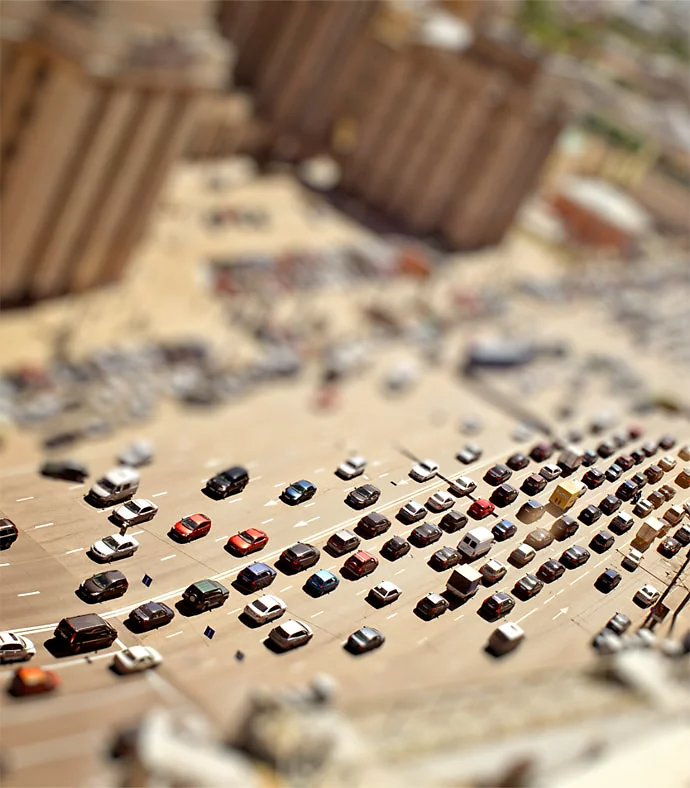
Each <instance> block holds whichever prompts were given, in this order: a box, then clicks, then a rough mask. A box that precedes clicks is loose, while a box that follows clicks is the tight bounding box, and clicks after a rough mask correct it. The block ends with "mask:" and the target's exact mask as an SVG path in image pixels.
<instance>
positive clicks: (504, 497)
mask: <svg viewBox="0 0 690 788" xmlns="http://www.w3.org/2000/svg"><path fill="white" fill-rule="evenodd" d="M517 497H518V491H517V490H516V489H515V487H512V486H511V485H510V484H502V485H501V486H500V487H497V488H496V489H495V490H494V491H493V492H492V493H491V498H490V499H489V500H490V501H491V503H493V504H495V505H496V506H508V504H511V503H513V501H514V500H515V499H516V498H517Z"/></svg>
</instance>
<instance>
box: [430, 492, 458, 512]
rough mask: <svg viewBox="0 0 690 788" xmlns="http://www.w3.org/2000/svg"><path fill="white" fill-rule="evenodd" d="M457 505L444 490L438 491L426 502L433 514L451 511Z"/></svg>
mask: <svg viewBox="0 0 690 788" xmlns="http://www.w3.org/2000/svg"><path fill="white" fill-rule="evenodd" d="M454 503H455V498H453V496H452V495H450V494H449V493H447V492H445V491H444V490H438V491H437V492H435V493H433V495H430V496H429V499H428V500H427V502H426V506H427V509H430V510H431V511H432V512H445V511H446V509H451V508H452V507H453V504H454Z"/></svg>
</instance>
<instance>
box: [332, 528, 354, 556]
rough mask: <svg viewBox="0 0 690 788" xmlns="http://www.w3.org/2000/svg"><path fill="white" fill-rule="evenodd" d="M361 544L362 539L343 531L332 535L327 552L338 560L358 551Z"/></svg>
mask: <svg viewBox="0 0 690 788" xmlns="http://www.w3.org/2000/svg"><path fill="white" fill-rule="evenodd" d="M360 544H361V539H360V538H359V537H358V536H356V535H355V534H353V533H352V531H347V530H342V531H336V532H335V533H334V534H332V535H331V536H330V537H329V539H328V541H327V542H326V549H327V551H328V552H329V553H330V554H331V555H332V556H335V557H336V558H337V557H338V556H341V555H345V554H346V553H351V552H352V551H353V550H356V549H357V548H358V547H359V545H360Z"/></svg>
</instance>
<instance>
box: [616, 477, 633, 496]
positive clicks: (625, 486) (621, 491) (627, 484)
mask: <svg viewBox="0 0 690 788" xmlns="http://www.w3.org/2000/svg"><path fill="white" fill-rule="evenodd" d="M636 493H637V485H636V484H635V482H634V481H632V479H626V480H625V481H624V482H623V483H622V484H619V485H618V487H617V489H616V498H618V499H619V500H621V501H629V500H630V499H631V498H633V497H634V496H635V494H636Z"/></svg>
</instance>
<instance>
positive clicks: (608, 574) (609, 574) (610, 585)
mask: <svg viewBox="0 0 690 788" xmlns="http://www.w3.org/2000/svg"><path fill="white" fill-rule="evenodd" d="M621 579H622V578H621V575H620V572H617V571H616V570H615V569H605V570H604V571H603V572H602V573H601V574H600V575H599V577H598V578H597V579H596V582H595V584H594V585H595V586H596V587H597V588H599V589H600V590H601V591H606V592H609V591H613V589H614V588H616V586H617V585H618V584H619V583H620V581H621Z"/></svg>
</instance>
